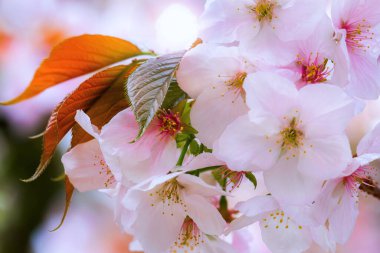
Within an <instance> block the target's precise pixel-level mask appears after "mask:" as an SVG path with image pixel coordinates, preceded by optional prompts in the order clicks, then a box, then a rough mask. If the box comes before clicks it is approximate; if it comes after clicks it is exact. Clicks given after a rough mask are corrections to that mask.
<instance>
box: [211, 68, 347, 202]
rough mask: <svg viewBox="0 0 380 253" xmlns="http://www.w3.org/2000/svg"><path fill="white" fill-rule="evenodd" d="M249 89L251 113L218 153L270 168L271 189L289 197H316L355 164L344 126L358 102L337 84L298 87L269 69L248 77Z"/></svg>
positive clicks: (249, 166)
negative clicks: (329, 180)
mask: <svg viewBox="0 0 380 253" xmlns="http://www.w3.org/2000/svg"><path fill="white" fill-rule="evenodd" d="M244 88H245V90H246V92H247V105H248V107H249V108H250V109H251V110H250V111H249V115H244V116H241V117H239V118H238V119H236V120H235V121H234V122H233V123H231V124H230V125H229V126H228V127H227V128H226V130H225V131H224V133H223V134H222V136H221V138H220V139H219V141H218V142H217V145H215V147H214V148H215V149H214V153H215V155H216V157H217V158H218V159H220V160H222V161H225V162H226V164H227V166H228V167H229V168H231V169H234V170H238V171H240V170H250V171H262V170H263V171H265V172H264V179H265V183H266V186H267V187H268V190H269V191H270V192H271V193H272V194H274V195H275V196H276V197H278V198H280V199H282V200H284V201H290V202H294V203H295V202H305V201H310V200H312V199H313V197H315V196H316V195H317V194H318V193H319V191H320V188H321V184H322V182H323V180H326V179H331V178H335V177H338V176H339V175H340V174H341V173H342V172H343V170H344V169H345V167H346V166H347V164H348V163H349V162H350V159H351V150H350V146H349V142H348V139H347V136H346V135H345V133H344V130H345V128H346V125H347V123H348V120H349V119H350V118H351V117H352V116H353V115H354V109H355V103H354V101H353V100H352V99H351V98H349V97H348V96H347V95H345V93H344V92H343V91H342V90H341V89H340V88H338V87H335V86H332V85H312V86H305V87H304V88H302V89H301V90H299V91H297V89H296V87H295V85H294V84H293V83H291V82H290V81H289V80H288V79H286V78H283V77H280V76H277V75H275V74H273V73H267V72H260V73H259V72H258V73H255V74H252V75H250V76H248V77H247V79H246V82H245V85H244ZM326 126H328V127H326Z"/></svg>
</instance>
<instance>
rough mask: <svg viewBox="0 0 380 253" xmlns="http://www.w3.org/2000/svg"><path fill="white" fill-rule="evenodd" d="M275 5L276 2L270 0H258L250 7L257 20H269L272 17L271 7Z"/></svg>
mask: <svg viewBox="0 0 380 253" xmlns="http://www.w3.org/2000/svg"><path fill="white" fill-rule="evenodd" d="M275 6H276V3H275V2H274V1H271V0H259V1H258V2H257V4H256V5H255V6H252V7H251V8H250V9H251V11H252V12H253V13H254V14H255V16H256V18H257V19H258V20H259V22H262V21H265V20H267V21H269V22H271V21H272V19H273V17H274V16H273V9H274V7H275Z"/></svg>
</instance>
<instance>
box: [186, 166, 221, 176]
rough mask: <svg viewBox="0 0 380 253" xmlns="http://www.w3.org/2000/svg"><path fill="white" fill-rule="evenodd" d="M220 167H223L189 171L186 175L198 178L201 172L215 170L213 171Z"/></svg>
mask: <svg viewBox="0 0 380 253" xmlns="http://www.w3.org/2000/svg"><path fill="white" fill-rule="evenodd" d="M222 166H223V165H217V166H210V167H205V168H200V169H197V170H193V171H189V172H187V174H190V175H194V176H199V175H200V174H201V173H203V172H207V171H211V170H215V169H218V168H220V167H222Z"/></svg>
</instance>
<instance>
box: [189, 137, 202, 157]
mask: <svg viewBox="0 0 380 253" xmlns="http://www.w3.org/2000/svg"><path fill="white" fill-rule="evenodd" d="M190 153H191V154H192V155H194V156H197V155H199V154H200V145H199V143H198V142H197V141H196V140H195V139H194V140H192V141H191V142H190Z"/></svg>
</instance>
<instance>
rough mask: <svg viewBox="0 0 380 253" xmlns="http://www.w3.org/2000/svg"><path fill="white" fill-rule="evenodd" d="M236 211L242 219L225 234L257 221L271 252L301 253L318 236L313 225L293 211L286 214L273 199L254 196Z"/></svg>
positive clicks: (238, 206)
mask: <svg viewBox="0 0 380 253" xmlns="http://www.w3.org/2000/svg"><path fill="white" fill-rule="evenodd" d="M235 208H236V209H237V210H239V211H240V212H241V213H242V216H241V217H239V218H238V219H236V220H235V221H233V222H232V223H231V225H230V228H229V229H228V231H233V230H235V229H240V228H241V227H245V226H247V225H250V224H252V223H255V222H259V224H260V228H261V236H262V239H263V241H264V242H265V244H266V245H267V247H268V248H269V249H270V250H271V252H274V253H281V252H283V253H285V252H286V253H289V252H291V253H300V252H304V251H305V250H307V249H308V248H309V247H310V246H311V244H312V242H313V238H314V236H315V235H317V232H316V231H318V229H317V228H314V227H313V225H312V222H310V221H305V220H306V219H305V218H304V217H298V216H297V213H296V212H290V213H288V212H287V211H286V210H285V209H284V208H282V207H281V206H280V204H279V203H278V202H277V200H276V199H275V198H273V197H272V196H268V195H267V196H257V197H253V198H251V199H249V200H247V201H245V202H240V203H238V204H237V205H236V207H235ZM302 216H304V215H302ZM298 218H300V219H298ZM318 232H319V231H318Z"/></svg>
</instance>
